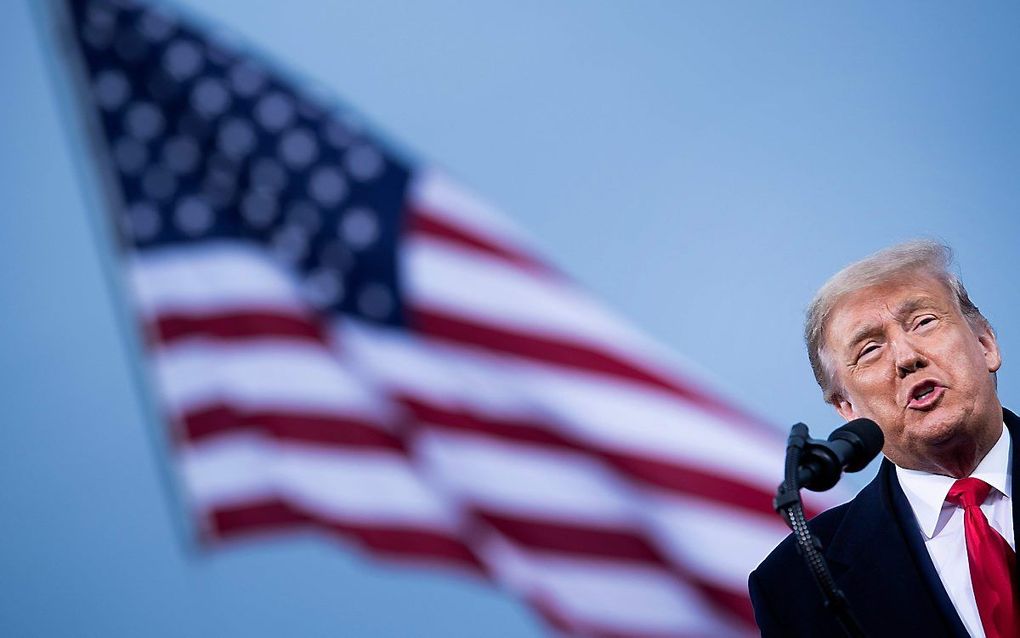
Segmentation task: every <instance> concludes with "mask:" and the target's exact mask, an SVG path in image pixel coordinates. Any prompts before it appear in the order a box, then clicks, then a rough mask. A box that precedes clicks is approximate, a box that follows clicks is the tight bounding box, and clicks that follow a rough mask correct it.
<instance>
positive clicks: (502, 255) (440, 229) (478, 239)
mask: <svg viewBox="0 0 1020 638" xmlns="http://www.w3.org/2000/svg"><path fill="white" fill-rule="evenodd" d="M406 220H407V221H406V224H407V231H408V232H410V233H414V234H417V235H425V236H428V237H432V238H434V239H440V240H442V241H445V242H447V243H451V244H455V245H457V246H460V247H462V248H468V249H471V250H476V251H479V252H483V253H485V254H487V255H490V256H493V257H497V258H499V259H502V260H504V261H507V262H509V263H511V264H514V265H515V266H520V267H522V268H524V269H525V270H529V271H533V272H539V273H543V274H546V275H553V276H556V277H559V276H560V275H559V274H558V273H557V272H556V271H555V270H554V269H553V268H552V267H551V266H549V265H548V264H545V263H543V262H542V261H540V260H539V259H537V258H536V257H534V256H532V255H529V254H527V253H525V252H523V251H521V250H518V249H516V248H513V247H510V246H507V245H506V244H500V243H497V242H495V241H493V240H492V239H489V238H486V237H482V236H481V235H478V234H476V233H473V232H471V231H469V230H466V229H464V228H463V227H460V226H454V225H453V224H450V223H449V222H446V221H444V220H442V219H439V218H438V217H435V216H433V215H429V214H428V212H427V211H425V210H424V209H423V208H421V207H420V205H418V206H416V205H415V204H411V208H410V210H409V211H408V214H407V216H406Z"/></svg>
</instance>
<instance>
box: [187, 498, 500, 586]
mask: <svg viewBox="0 0 1020 638" xmlns="http://www.w3.org/2000/svg"><path fill="white" fill-rule="evenodd" d="M209 522H210V525H211V529H210V530H209V532H210V534H211V536H210V537H209V538H207V539H206V540H207V541H217V540H224V539H228V538H235V537H243V536H249V535H258V534H270V533H278V532H283V531H286V530H288V529H294V528H309V529H317V530H321V531H326V532H329V533H331V534H335V535H337V536H340V537H342V538H345V539H348V540H351V541H354V542H356V543H357V544H359V545H360V546H362V547H363V548H365V549H366V550H369V551H371V552H372V553H373V554H379V555H384V556H388V557H391V558H398V559H405V560H406V559H419V560H420V559H424V560H430V561H441V562H443V563H448V564H451V565H453V566H456V567H461V568H467V569H468V570H470V571H473V572H479V573H484V572H485V568H484V566H483V565H482V563H481V561H480V560H479V559H478V557H477V556H475V554H474V552H473V551H471V549H470V548H468V547H467V546H466V545H464V544H463V543H462V542H460V541H459V540H457V539H456V538H453V537H450V536H447V535H444V534H441V533H439V532H430V531H426V530H422V529H411V528H398V527H380V526H371V525H366V524H364V523H352V522H349V521H338V520H333V519H327V518H325V517H322V516H320V515H317V514H314V513H311V512H307V511H304V510H301V509H298V508H297V507H295V506H293V505H291V504H288V503H286V502H284V501H282V500H279V499H270V500H265V501H261V502H255V503H248V504H245V505H236V506H230V507H220V508H216V509H214V510H212V511H211V512H210V513H209Z"/></svg>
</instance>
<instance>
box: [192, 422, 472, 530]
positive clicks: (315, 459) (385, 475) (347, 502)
mask: <svg viewBox="0 0 1020 638" xmlns="http://www.w3.org/2000/svg"><path fill="white" fill-rule="evenodd" d="M180 462H181V467H182V471H183V475H184V477H185V480H186V483H187V486H188V489H189V491H190V494H191V497H192V499H193V502H194V503H195V505H197V506H198V507H200V508H202V509H212V508H214V507H217V506H219V507H222V506H228V505H232V504H241V503H244V502H249V501H252V500H258V499H261V498H270V497H282V498H285V499H287V500H288V501H291V502H293V503H295V504H297V505H300V506H303V507H304V508H307V509H308V510H311V511H314V512H316V513H319V514H322V515H324V516H326V517H327V518H330V517H332V518H336V519H340V520H347V521H358V522H364V523H373V524H380V525H382V524H387V523H392V524H402V525H403V524H414V525H419V526H423V527H427V528H430V529H452V528H453V525H452V523H451V521H452V520H454V518H453V517H452V516H451V514H450V512H449V510H448V508H447V507H446V505H445V504H444V503H443V502H442V501H441V500H440V499H439V498H438V497H437V496H436V495H435V494H434V493H433V492H432V490H431V489H430V488H429V487H426V486H425V485H424V484H423V483H422V482H421V480H420V478H419V477H418V476H416V475H415V474H414V472H413V470H412V469H411V467H410V466H409V465H408V464H407V461H406V459H404V458H403V457H402V456H399V455H396V454H393V453H387V452H378V451H365V450H358V451H353V450H344V449H326V448H319V447H315V446H306V445H300V444H290V443H288V444H283V443H280V442H275V441H263V440H260V439H259V438H258V437H257V436H254V435H236V436H230V437H218V438H217V439H215V440H212V441H209V442H205V443H202V444H201V445H197V446H188V447H186V448H184V449H183V450H182V452H181V453H180Z"/></svg>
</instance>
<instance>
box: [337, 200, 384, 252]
mask: <svg viewBox="0 0 1020 638" xmlns="http://www.w3.org/2000/svg"><path fill="white" fill-rule="evenodd" d="M339 231H340V236H341V237H342V238H343V239H344V241H346V242H347V244H348V245H350V246H351V248H354V249H355V250H364V249H365V248H368V247H369V246H370V245H371V244H373V243H375V240H376V239H377V238H378V237H379V221H378V219H377V218H376V214H375V211H373V210H372V209H370V208H367V207H364V206H358V207H355V208H351V209H349V210H347V211H346V212H345V213H344V215H343V217H342V218H341V219H340V228H339Z"/></svg>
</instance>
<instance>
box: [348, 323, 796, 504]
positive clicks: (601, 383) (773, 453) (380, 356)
mask: <svg viewBox="0 0 1020 638" xmlns="http://www.w3.org/2000/svg"><path fill="white" fill-rule="evenodd" d="M333 329H334V330H335V331H337V333H338V338H337V339H336V341H337V342H338V343H339V344H340V346H339V347H340V348H342V353H343V355H344V356H345V357H346V358H347V359H348V360H350V361H351V362H352V365H353V366H355V367H356V368H357V369H358V370H360V371H361V372H362V374H364V375H365V376H366V377H367V378H371V379H372V380H373V383H374V384H377V385H380V386H382V387H385V388H388V389H389V390H391V391H393V392H400V393H406V394H410V395H412V396H417V397H421V398H423V399H424V400H426V401H429V402H433V403H436V404H439V405H443V406H447V407H450V408H460V409H469V410H474V411H476V412H477V413H479V414H482V415H489V416H492V417H496V418H505V419H514V418H516V419H522V420H534V421H537V422H539V423H548V424H549V425H550V426H551V427H552V428H554V429H556V430H558V431H560V432H564V433H567V434H569V435H570V436H572V437H577V438H578V439H580V440H581V441H584V442H586V443H589V444H593V445H596V446H599V447H604V448H608V449H614V450H619V451H621V452H628V453H633V454H638V455H645V456H649V457H651V458H656V459H660V460H663V461H676V462H679V463H683V464H685V465H690V466H693V467H698V468H702V469H705V470H707V471H711V472H722V473H724V474H727V475H730V476H735V477H739V478H742V479H744V480H747V481H749V482H752V483H757V484H764V485H768V486H769V489H772V487H773V486H774V484H777V483H778V482H779V480H780V479H781V478H782V476H781V472H782V459H783V448H782V445H781V441H780V440H779V437H778V436H774V435H772V434H771V433H770V432H757V431H755V430H753V429H751V428H741V427H739V426H737V425H735V424H734V423H732V422H730V421H727V420H724V419H721V418H719V417H716V416H714V415H711V414H708V413H706V412H704V411H703V410H701V409H699V408H698V407H697V406H694V405H692V404H690V403H689V402H686V401H683V400H681V399H679V398H677V397H676V396H674V395H672V394H669V393H666V392H663V391H660V390H656V389H652V388H648V387H647V386H644V385H641V384H637V383H629V382H626V381H616V380H612V379H606V378H605V377H602V376H600V375H595V374H585V373H583V372H578V371H571V370H562V369H554V368H551V367H550V366H546V365H543V364H541V363H533V362H528V361H511V360H508V359H505V358H502V357H497V356H491V355H486V354H483V353H479V352H477V351H474V350H473V349H470V348H458V347H456V346H451V345H446V344H440V343H429V342H423V341H422V340H421V339H417V338H414V337H413V336H410V335H408V334H406V333H401V332H398V331H393V330H386V329H379V328H376V327H373V326H369V325H366V324H364V323H361V322H353V321H344V322H338V323H336V324H334V326H333Z"/></svg>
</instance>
